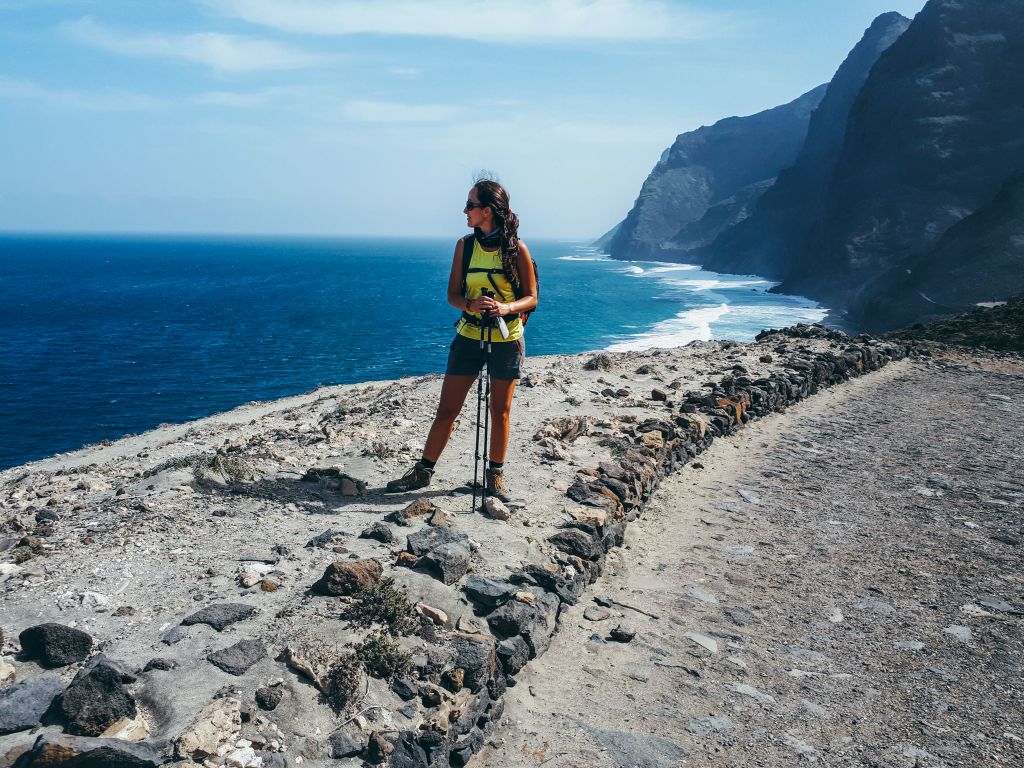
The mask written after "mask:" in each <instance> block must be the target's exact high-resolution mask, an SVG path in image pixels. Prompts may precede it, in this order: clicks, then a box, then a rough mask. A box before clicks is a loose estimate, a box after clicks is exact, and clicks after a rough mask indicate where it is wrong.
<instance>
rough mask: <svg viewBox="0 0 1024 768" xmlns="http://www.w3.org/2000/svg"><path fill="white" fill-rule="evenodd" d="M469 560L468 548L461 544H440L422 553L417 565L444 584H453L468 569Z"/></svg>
mask: <svg viewBox="0 0 1024 768" xmlns="http://www.w3.org/2000/svg"><path fill="white" fill-rule="evenodd" d="M435 530H445V529H444V528H440V529H435ZM469 560H470V555H469V550H467V549H466V548H465V547H463V546H462V545H461V544H442V545H440V546H437V547H434V548H433V549H431V550H430V551H429V552H427V553H426V554H425V555H423V556H422V557H421V558H420V560H419V563H417V567H418V568H423V569H425V570H427V571H429V572H431V573H432V574H433V575H435V576H436V577H437V578H439V579H440V580H441V581H442V582H444V583H445V584H454V583H455V582H457V581H458V580H459V579H461V578H462V577H463V576H465V575H466V573H467V572H468V571H469Z"/></svg>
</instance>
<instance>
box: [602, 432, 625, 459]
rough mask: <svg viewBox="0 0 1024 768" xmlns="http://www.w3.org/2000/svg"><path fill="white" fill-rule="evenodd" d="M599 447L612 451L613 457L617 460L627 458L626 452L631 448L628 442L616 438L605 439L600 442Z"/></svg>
mask: <svg viewBox="0 0 1024 768" xmlns="http://www.w3.org/2000/svg"><path fill="white" fill-rule="evenodd" d="M598 445H600V446H602V447H604V448H607V449H608V450H610V451H611V452H612V456H614V457H615V458H616V459H621V458H622V457H623V456H625V455H626V451H628V450H629V448H630V445H629V442H628V441H626V440H622V439H621V438H616V437H603V438H601V440H600V441H598Z"/></svg>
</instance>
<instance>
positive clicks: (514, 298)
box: [387, 179, 537, 501]
mask: <svg viewBox="0 0 1024 768" xmlns="http://www.w3.org/2000/svg"><path fill="white" fill-rule="evenodd" d="M463 212H464V213H465V214H466V225H467V226H469V227H472V229H473V235H471V236H468V237H465V238H462V239H460V240H459V241H458V242H457V243H456V244H455V255H454V257H453V258H452V270H451V274H450V275H449V277H448V303H449V304H451V305H452V306H453V307H455V308H456V309H459V310H462V317H460V318H459V321H458V323H457V324H456V327H455V340H454V341H452V345H451V349H450V351H449V353H448V366H447V368H446V370H445V375H444V383H443V384H442V385H441V400H440V402H439V403H438V405H437V414H436V415H435V416H434V423H433V424H432V425H431V427H430V432H429V433H428V435H427V442H426V445H425V446H424V448H423V457H422V458H421V459H420V460H419V461H418V462H416V464H415V466H413V468H412V469H410V470H409V471H408V472H406V473H405V475H403V476H402V477H401V478H399V479H398V480H392V481H391V482H389V483H388V484H387V490H388V491H389V492H392V493H395V492H400V491H411V490H414V489H417V488H425V487H426V486H428V485H430V480H431V478H432V477H433V475H434V465H435V464H436V463H437V460H438V459H439V458H440V457H441V452H442V451H444V449H445V446H446V445H447V444H448V440H449V439H450V438H451V436H452V431H453V430H454V429H455V419H456V418H458V415H459V412H460V411H461V410H462V405H463V403H465V401H466V395H467V394H468V393H469V390H470V388H471V387H472V386H473V383H474V382H475V381H476V377H477V374H479V372H480V370H481V368H482V367H483V364H484V358H483V352H482V350H481V348H480V347H481V344H480V323H481V318H482V317H483V315H484V313H490V316H491V317H501V318H503V319H504V321H505V323H506V326H507V327H508V338H503V335H502V334H501V333H499V331H498V328H497V325H494V326H493V328H492V330H491V332H490V335H491V355H490V364H489V371H490V377H491V399H490V409H491V410H490V418H491V425H492V427H491V434H490V446H489V448H490V450H489V459H490V460H489V462H488V466H487V469H486V471H485V484H486V491H487V493H488V494H490V495H492V496H496V497H497V498H499V499H502V500H503V501H508V495H507V493H508V492H507V489H506V485H505V475H504V464H505V454H506V452H507V450H508V433H509V415H510V414H511V411H512V396H513V394H514V393H515V390H516V382H517V381H518V380H519V378H520V375H521V369H522V363H523V357H524V355H525V352H526V347H525V344H524V341H523V325H524V322H523V319H522V317H521V315H522V314H523V313H527V312H529V311H531V310H532V309H533V308H534V307H536V306H537V275H536V273H535V271H534V268H533V259H532V258H531V256H530V251H529V250H528V249H527V247H526V243H524V242H522V241H521V240H520V239H519V217H518V216H516V214H514V213H513V212H512V210H511V209H510V208H509V200H508V193H507V192H506V191H505V190H504V188H503V187H502V186H501V185H500V184H498V183H497V182H496V181H491V180H489V179H485V180H482V181H478V182H477V183H476V184H474V185H473V188H472V189H470V190H469V196H468V199H467V200H466V206H465V208H464V209H463ZM485 293H487V294H490V295H485Z"/></svg>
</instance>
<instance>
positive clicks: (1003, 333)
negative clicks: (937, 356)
mask: <svg viewBox="0 0 1024 768" xmlns="http://www.w3.org/2000/svg"><path fill="white" fill-rule="evenodd" d="M889 337H890V338H901V339H921V340H928V341H938V342H942V343H945V344H958V345H961V346H965V347H988V348H989V349H996V350H1003V351H1012V352H1024V296H1018V297H1016V298H1014V299H1011V300H1010V301H1008V302H1007V303H1006V304H1005V305H1003V306H998V307H990V308H982V307H979V308H978V309H975V310H973V311H971V312H968V313H966V314H963V315H958V316H956V317H951V318H947V319H945V320H937V321H935V322H932V323H929V324H927V325H921V324H919V325H914V326H912V327H910V328H904V329H903V330H900V331H894V332H893V333H891V334H889Z"/></svg>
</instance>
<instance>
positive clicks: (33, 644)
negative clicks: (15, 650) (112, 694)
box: [18, 623, 92, 667]
mask: <svg viewBox="0 0 1024 768" xmlns="http://www.w3.org/2000/svg"><path fill="white" fill-rule="evenodd" d="M18 640H19V641H20V642H21V649H22V651H23V652H24V653H25V656H26V657H27V658H30V659H35V660H36V661H38V662H39V663H40V664H42V665H43V666H44V667H63V666H66V665H67V664H73V663H74V662H76V661H82V660H83V659H84V658H85V657H87V656H88V655H89V651H91V650H92V637H90V636H89V635H88V634H86V633H85V632H83V631H82V630H80V629H75V628H73V627H66V626H64V625H63V624H52V623H51V624H39V625H37V626H35V627H29V628H28V629H26V630H24V631H23V632H22V633H21V634H20V635H18Z"/></svg>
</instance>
